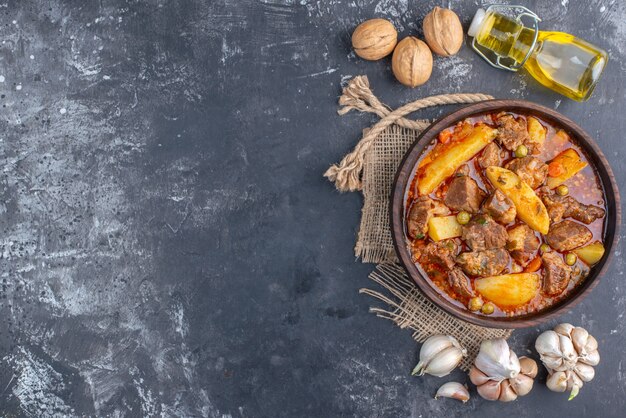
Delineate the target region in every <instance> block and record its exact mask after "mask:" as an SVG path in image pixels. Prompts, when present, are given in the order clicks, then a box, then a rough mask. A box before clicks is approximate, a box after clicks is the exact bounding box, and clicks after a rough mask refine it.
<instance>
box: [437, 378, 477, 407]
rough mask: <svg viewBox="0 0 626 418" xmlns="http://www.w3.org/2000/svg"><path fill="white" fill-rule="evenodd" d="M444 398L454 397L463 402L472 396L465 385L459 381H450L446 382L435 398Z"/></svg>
mask: <svg viewBox="0 0 626 418" xmlns="http://www.w3.org/2000/svg"><path fill="white" fill-rule="evenodd" d="M440 397H442V398H452V399H456V400H459V401H462V402H463V403H465V402H467V401H468V400H469V398H470V394H469V391H468V390H467V387H466V386H465V385H462V384H460V383H457V382H448V383H444V384H443V385H442V386H441V387H440V388H439V389H438V390H437V394H436V395H435V399H439V398H440Z"/></svg>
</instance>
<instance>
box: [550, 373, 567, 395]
mask: <svg viewBox="0 0 626 418" xmlns="http://www.w3.org/2000/svg"><path fill="white" fill-rule="evenodd" d="M546 386H548V389H550V390H551V391H553V392H565V389H567V375H566V374H565V372H555V373H553V374H551V375H550V376H548V379H547V380H546Z"/></svg>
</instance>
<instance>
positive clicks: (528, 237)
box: [506, 224, 541, 267]
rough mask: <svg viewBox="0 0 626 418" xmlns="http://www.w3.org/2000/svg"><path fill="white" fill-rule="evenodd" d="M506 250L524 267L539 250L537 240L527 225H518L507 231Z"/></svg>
mask: <svg viewBox="0 0 626 418" xmlns="http://www.w3.org/2000/svg"><path fill="white" fill-rule="evenodd" d="M507 234H508V239H507V241H506V249H507V250H509V252H510V253H511V257H513V259H514V260H515V261H517V262H518V263H519V264H520V265H521V266H523V267H525V266H526V265H527V264H528V262H529V261H530V260H531V259H532V258H533V257H534V255H535V253H536V252H537V250H538V249H539V245H540V244H541V243H540V242H539V238H537V236H536V235H535V231H533V230H532V229H531V228H530V227H529V226H528V225H526V224H522V225H518V226H516V227H514V228H512V229H510V230H509V231H507Z"/></svg>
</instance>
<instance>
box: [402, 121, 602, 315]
mask: <svg viewBox="0 0 626 418" xmlns="http://www.w3.org/2000/svg"><path fill="white" fill-rule="evenodd" d="M508 113H511V114H513V115H515V116H516V117H524V118H525V117H526V115H523V114H519V113H515V112H508ZM533 117H534V118H536V119H537V120H539V122H540V123H541V124H542V125H543V127H544V128H546V129H547V132H546V140H545V142H544V145H543V148H542V150H541V152H539V153H534V154H529V155H533V156H535V157H537V158H539V159H540V160H542V161H544V162H545V163H546V164H548V163H549V162H550V161H551V160H552V159H553V158H554V157H555V156H556V155H558V154H559V153H561V152H562V151H564V150H566V149H568V148H573V149H574V150H575V151H576V152H577V153H578V155H579V156H580V158H581V160H582V161H584V162H586V163H587V166H586V167H585V168H584V169H582V170H581V171H580V172H579V173H577V174H576V175H575V176H573V177H572V178H570V179H568V180H567V181H566V182H565V183H564V184H565V185H567V186H568V188H569V195H570V196H572V197H573V198H574V199H576V200H578V201H579V202H581V203H584V204H592V205H596V206H600V207H601V208H603V209H605V211H606V201H605V198H604V193H603V189H602V186H601V182H600V179H599V177H598V175H597V173H596V172H595V170H594V168H593V166H592V163H591V161H589V159H588V157H587V155H586V154H585V152H584V151H583V149H582V148H581V147H580V146H578V145H577V144H576V143H575V140H574V139H573V138H571V137H570V135H568V134H566V135H565V136H564V135H562V133H561V134H557V132H559V131H560V130H561V128H559V127H556V126H553V125H551V124H550V123H548V122H546V121H544V120H542V119H541V118H539V117H537V116H534V115H533ZM493 120H494V119H493V118H492V115H490V114H487V115H480V116H475V117H471V118H467V119H465V121H469V122H471V123H472V124H473V125H474V126H475V125H477V124H479V123H486V124H488V125H490V126H492V127H495V124H494V122H493ZM465 121H463V122H465ZM454 129H455V126H451V127H449V128H446V129H444V131H449V132H450V133H453V131H454ZM460 139H461V138H454V135H446V142H445V144H442V143H441V142H440V141H439V135H437V137H435V139H434V140H433V141H432V142H431V143H430V144H428V145H427V146H426V147H425V148H424V150H423V151H422V154H421V156H420V158H419V159H418V161H417V163H416V169H415V171H414V173H413V176H412V179H411V184H410V187H409V188H408V189H407V193H406V194H405V200H404V201H405V217H406V216H408V213H409V211H410V208H411V204H412V203H413V201H414V200H415V199H416V198H417V197H418V196H419V193H418V191H417V190H418V189H417V182H418V180H419V177H420V176H419V171H420V168H422V167H423V166H425V164H424V162H425V159H428V157H430V155H429V154H431V153H432V152H433V151H435V153H436V154H438V152H442V151H444V150H445V149H447V148H449V147H450V146H451V145H452V144H454V142H455V141H458V140H460ZM496 142H497V140H496ZM501 149H502V150H503V151H506V150H504V148H501ZM436 154H435V155H436ZM480 154H481V153H480V152H479V153H478V154H477V155H475V156H474V157H473V158H472V159H470V161H468V162H467V163H466V165H467V166H468V167H469V169H470V170H469V176H470V177H471V178H472V179H474V180H475V181H476V183H477V184H478V186H479V187H480V188H481V189H483V190H485V191H487V192H488V193H491V192H492V191H493V190H494V187H493V186H492V185H491V183H490V181H489V180H488V179H487V178H486V176H485V175H484V173H483V169H482V168H481V167H480V166H479V165H478V163H477V158H478V157H479V156H480ZM514 158H515V156H514V153H513V152H509V155H508V156H507V157H506V158H504V159H503V161H502V163H501V166H502V167H504V166H505V165H506V164H507V163H508V162H509V161H511V160H513V159H514ZM453 178H454V175H453V176H451V177H449V178H447V179H446V180H445V181H444V182H442V184H440V185H439V187H437V189H435V190H434V191H433V192H432V193H431V194H429V197H431V198H433V199H437V200H442V199H443V196H445V192H446V191H447V188H448V186H449V184H450V182H451V181H452V179H453ZM451 213H452V214H453V215H456V214H457V213H458V212H456V211H452V210H451ZM605 220H606V214H605V216H604V217H602V218H600V219H596V220H595V221H593V222H592V223H590V224H587V225H586V226H587V228H589V230H590V231H591V232H592V234H593V238H592V240H591V241H589V243H588V244H590V243H592V242H595V241H600V242H603V241H604V232H605V226H606V225H605ZM520 224H523V222H521V221H520V220H519V219H517V218H516V219H515V221H514V222H513V223H511V224H509V225H506V229H507V230H510V229H512V228H514V227H515V226H517V225H520ZM405 225H406V223H405ZM535 236H536V237H537V238H539V241H540V245H541V244H543V243H545V238H544V236H542V235H541V234H540V233H538V232H535ZM405 238H406V241H407V245H408V248H409V250H410V252H411V254H412V255H413V257H412V259H413V262H414V263H415V264H416V266H418V267H419V266H421V267H422V268H423V270H424V271H425V272H426V274H427V277H428V280H430V281H431V283H432V284H434V287H435V288H436V289H437V291H438V293H439V294H440V295H441V296H442V297H444V298H445V299H446V300H448V301H450V302H451V303H453V304H455V305H457V306H460V307H463V308H466V309H467V304H468V301H469V300H468V299H467V298H463V297H461V296H460V295H457V294H456V293H455V292H454V290H453V289H452V287H451V286H450V285H449V283H448V281H447V272H446V271H445V270H444V269H442V268H441V267H439V266H437V265H427V264H425V263H420V262H419V261H418V260H417V259H416V257H415V250H414V246H420V245H426V243H428V242H430V238H429V237H428V235H427V236H426V238H425V239H416V240H415V241H412V240H411V239H410V238H409V237H408V234H407V231H406V229H405ZM452 240H453V241H454V242H456V243H457V245H459V248H460V252H459V253H461V252H465V251H470V250H471V249H470V248H469V247H468V246H467V244H466V243H465V242H464V241H463V240H462V239H461V238H453V239H452ZM585 245H587V244H585ZM551 251H556V250H554V249H552V250H551ZM540 255H541V253H540V251H539V250H537V251H536V252H535V253H534V254H533V255H532V257H531V258H530V259H531V260H533V259H534V258H536V257H540ZM562 255H565V253H562ZM514 264H516V263H515V261H513V260H512V259H510V260H509V264H508V266H507V267H506V268H505V270H504V271H503V272H502V273H501V274H508V273H513V271H512V267H513V265H514ZM571 267H572V269H573V270H574V269H577V268H580V269H583V270H586V271H587V272H588V271H589V269H590V268H591V267H590V266H587V265H586V264H585V263H584V262H582V261H581V260H577V262H576V264H575V265H573V266H571ZM524 269H525V267H524ZM433 273H434V274H433ZM534 274H538V275H539V276H540V278H541V277H543V266H541V267H540V268H539V269H538V270H536V271H535V272H534ZM467 276H468V278H469V280H470V283H471V286H472V289H473V290H474V293H475V294H476V295H480V294H479V293H478V292H477V291H476V289H475V287H474V280H475V279H477V278H475V277H472V276H469V275H467ZM586 276H587V275H584V276H583V277H581V276H580V275H578V274H572V278H571V279H570V282H569V283H568V285H567V288H566V289H565V290H564V291H563V292H562V293H561V294H559V295H557V296H549V295H546V294H544V293H543V292H542V291H541V289H540V291H539V292H537V294H536V295H535V297H534V298H533V299H532V300H531V301H529V302H528V303H526V304H525V305H523V306H518V307H504V308H501V307H498V305H495V310H494V312H493V313H492V314H490V315H485V314H482V313H481V312H480V311H477V312H474V313H475V314H478V315H484V316H499V317H512V316H522V315H527V314H530V313H535V312H538V311H541V310H543V309H546V308H548V307H550V306H552V305H554V304H555V303H557V302H558V301H560V300H562V299H564V298H566V297H567V296H568V295H569V294H570V293H571V292H572V290H573V289H575V288H576V287H577V286H578V285H579V284H580V283H582V282H583V281H584V279H585V277H586ZM483 300H484V301H485V302H487V300H486V299H485V298H484V297H483Z"/></svg>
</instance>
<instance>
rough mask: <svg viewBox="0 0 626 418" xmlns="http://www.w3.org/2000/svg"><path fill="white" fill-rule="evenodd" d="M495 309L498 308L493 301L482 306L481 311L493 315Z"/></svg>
mask: <svg viewBox="0 0 626 418" xmlns="http://www.w3.org/2000/svg"><path fill="white" fill-rule="evenodd" d="M495 310H496V307H495V306H494V305H493V303H491V302H487V303H485V304H484V305H483V307H482V308H480V311H481V312H482V313H484V314H485V315H491V314H492V313H493V311H495Z"/></svg>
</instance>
